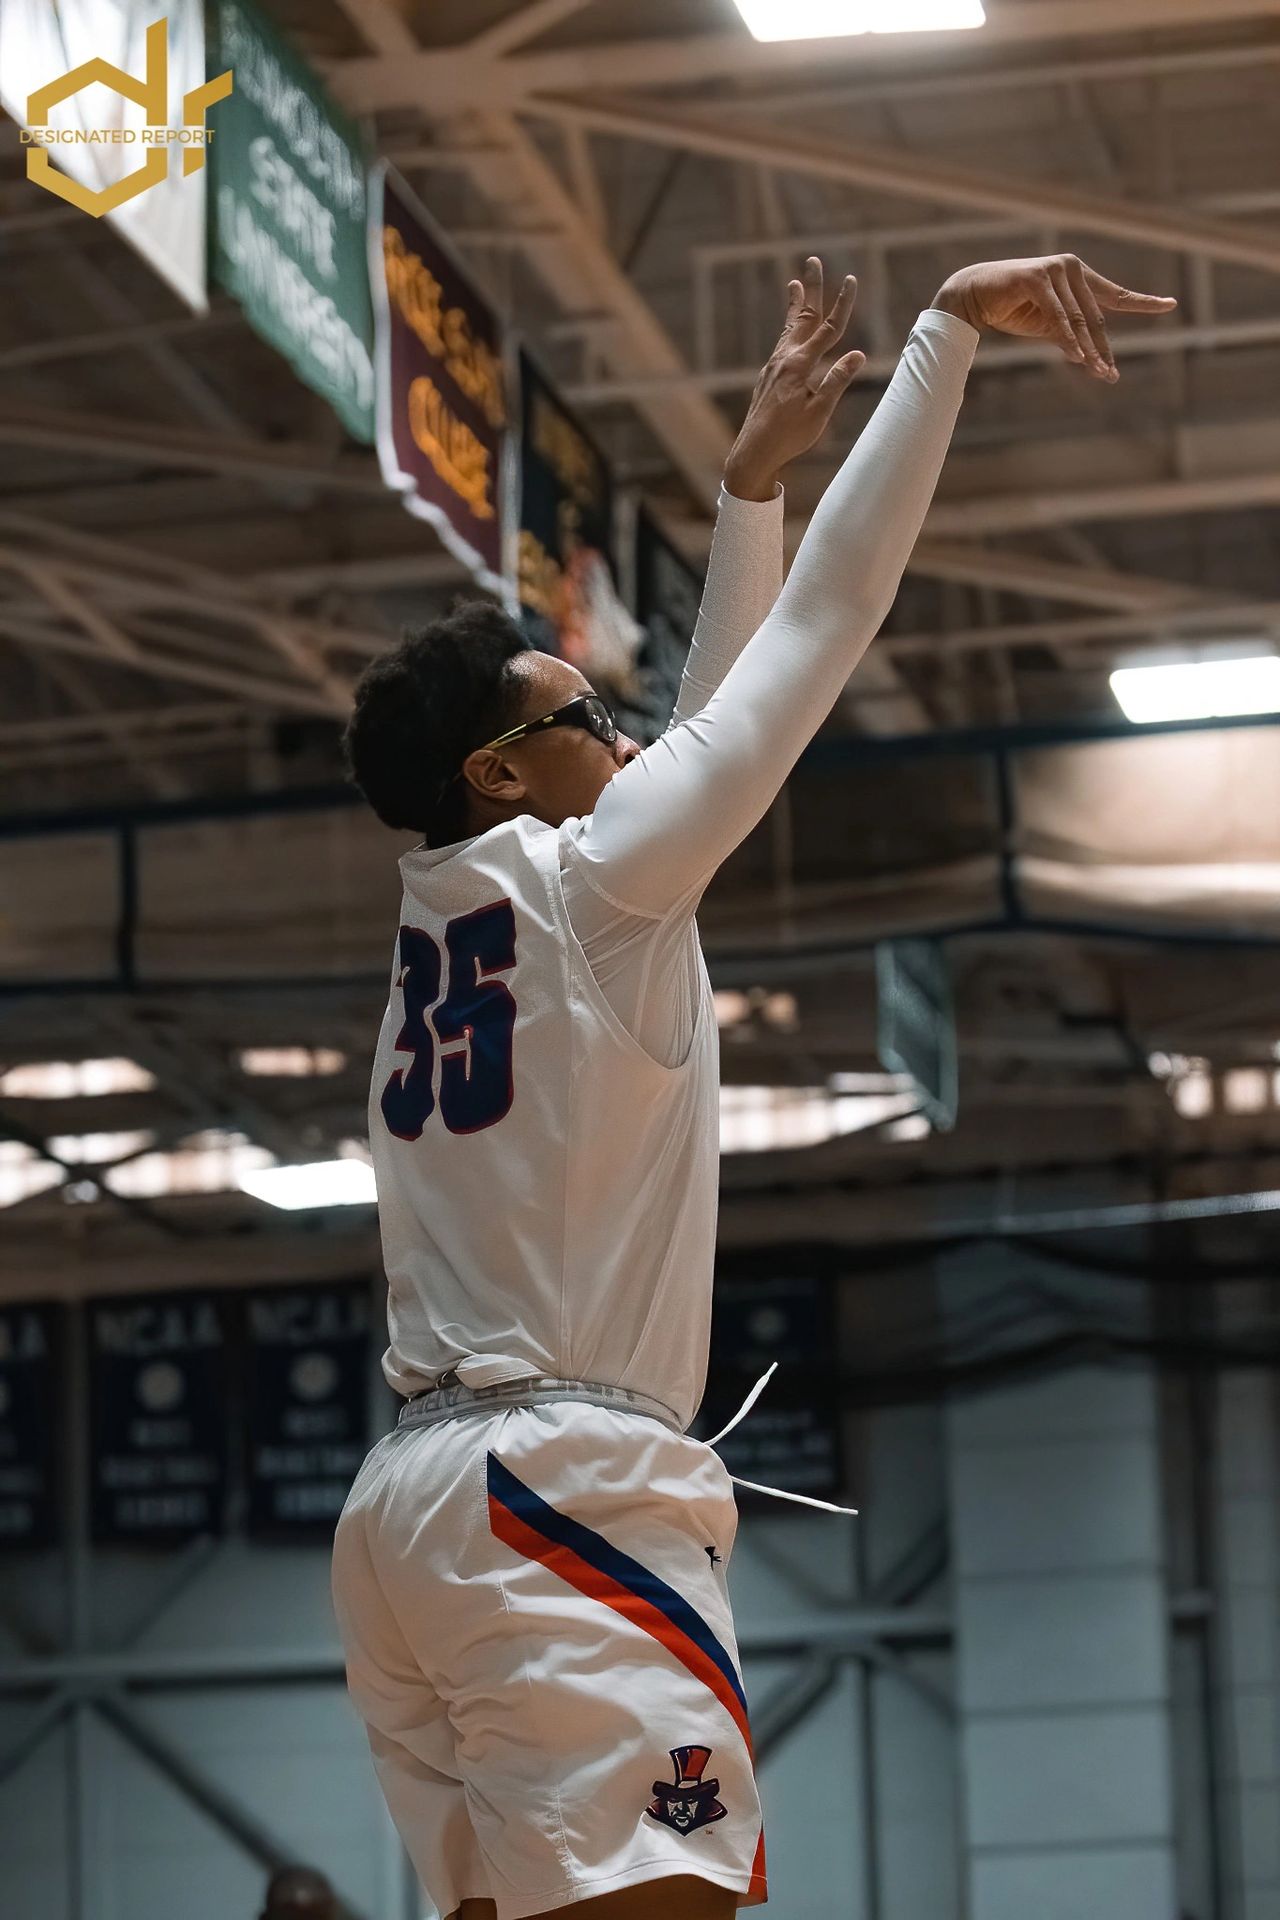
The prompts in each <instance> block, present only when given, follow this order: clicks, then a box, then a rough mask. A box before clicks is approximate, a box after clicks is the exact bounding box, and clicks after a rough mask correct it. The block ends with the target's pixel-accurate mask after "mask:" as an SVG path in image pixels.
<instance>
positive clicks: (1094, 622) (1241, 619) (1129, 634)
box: [876, 600, 1280, 657]
mask: <svg viewBox="0 0 1280 1920" xmlns="http://www.w3.org/2000/svg"><path fill="white" fill-rule="evenodd" d="M1175 635H1176V636H1181V637H1183V638H1185V639H1186V640H1187V641H1189V642H1190V641H1194V640H1196V639H1207V638H1219V637H1223V636H1230V637H1233V638H1236V639H1268V638H1271V637H1273V636H1280V600H1262V601H1242V602H1236V603H1234V604H1227V605H1223V606H1220V607H1182V608H1174V609H1172V610H1171V611H1169V612H1151V613H1118V614H1098V615H1095V616H1094V617H1093V618H1092V619H1076V620H1019V621H1009V622H1008V623H1005V624H1002V625H1000V626H994V627H956V628H952V629H949V630H942V629H931V630H929V631H926V632H920V633H885V634H881V636H880V638H879V639H878V640H877V641H876V647H877V649H886V650H887V651H888V652H889V653H892V654H901V655H904V656H905V655H909V654H919V653H924V654H932V653H939V652H943V651H945V652H947V653H998V652H1004V651H1007V650H1008V649H1009V648H1011V647H1035V646H1045V647H1051V648H1052V649H1053V651H1054V652H1055V653H1057V654H1059V655H1061V656H1063V657H1065V656H1066V654H1067V652H1068V651H1069V649H1071V648H1072V647H1083V646H1092V645H1094V644H1096V643H1098V642H1108V643H1110V642H1113V641H1127V640H1136V641H1142V640H1145V639H1148V638H1151V637H1152V636H1154V637H1157V638H1159V639H1160V640H1168V639H1169V638H1170V637H1172V636H1175Z"/></svg>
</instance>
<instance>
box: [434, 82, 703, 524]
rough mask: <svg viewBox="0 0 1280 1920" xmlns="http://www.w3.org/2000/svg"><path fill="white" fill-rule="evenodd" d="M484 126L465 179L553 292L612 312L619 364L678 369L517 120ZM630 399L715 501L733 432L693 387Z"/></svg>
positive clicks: (638, 370)
mask: <svg viewBox="0 0 1280 1920" xmlns="http://www.w3.org/2000/svg"><path fill="white" fill-rule="evenodd" d="M484 132H485V134H486V136H487V138H488V139H489V140H490V141H491V142H493V143H494V144H496V145H497V146H498V147H499V148H500V149H501V151H500V152H499V153H497V154H494V153H484V154H481V155H479V156H478V157H477V160H476V163H475V165H474V167H473V168H472V178H473V179H474V180H475V182H476V184H477V186H479V188H480V189H481V191H482V192H483V193H484V194H486V196H487V197H488V198H489V199H490V200H491V201H492V202H493V204H494V205H495V207H497V208H499V209H501V211H502V213H503V217H504V219H506V220H507V221H508V222H509V223H510V224H511V227H512V229H513V231H514V233H515V235H516V237H517V239H520V240H521V243H522V245H523V248H524V251H525V252H527V254H528V256H529V259H530V261H531V263H532V265H533V267H534V270H535V271H536V272H537V273H538V275H539V277H540V278H541V279H542V280H543V281H544V282H545V284H546V286H547V288H548V290H549V291H550V292H551V293H552V294H553V296H554V297H555V298H556V299H557V301H558V302H559V303H560V304H561V305H562V306H565V307H568V308H569V310H570V311H581V310H583V309H588V308H592V309H594V308H603V309H604V310H605V311H607V312H609V313H612V314H614V315H615V316H616V317H617V319H618V322H619V325H618V328H617V330H616V331H615V332H614V333H612V334H610V336H609V338H608V342H607V352H608V354H609V357H610V360H611V362H612V363H613V364H614V365H615V366H616V368H617V370H618V371H619V372H624V371H625V372H627V373H632V374H638V375H642V376H643V375H658V376H663V375H675V376H677V377H679V376H680V375H681V374H683V373H686V372H687V371H688V367H687V364H686V362H685V360H684V357H683V355H682V354H681V352H680V349H679V348H678V347H677V346H676V344H675V342H674V341H673V340H672V338H671V336H670V334H669V333H668V332H667V331H666V329H665V327H663V325H662V324H661V322H660V321H659V320H657V319H656V318H655V316H654V313H653V310H652V308H651V307H650V306H649V304H648V302H647V301H646V300H645V299H644V297H643V296H642V295H641V294H640V293H638V292H637V290H636V287H635V283H634V282H633V281H632V280H631V279H630V278H629V276H628V275H627V274H626V273H625V272H624V270H623V268H622V266H621V265H620V263H619V262H618V260H617V259H616V258H615V256H614V255H613V254H612V253H611V252H610V251H609V249H608V248H607V247H606V246H605V244H604V242H603V240H602V239H601V237H600V236H599V234H597V233H596V232H595V230H594V228H593V226H592V223H591V220H590V219H589V217H588V216H587V214H586V213H584V212H583V211H582V209H581V208H580V207H579V206H578V205H577V203H576V202H575V201H574V199H573V197H572V196H571V195H570V194H569V193H568V191H567V190H566V189H565V187H564V186H563V185H562V184H561V181H560V179H559V177H558V175H557V174H556V173H555V171H554V170H553V168H552V167H551V165H550V163H549V162H548V161H547V160H546V159H545V158H544V156H543V155H542V153H541V152H540V151H539V150H538V148H537V147H536V146H535V145H534V142H533V141H532V140H531V139H530V137H529V135H528V133H527V132H526V131H525V129H524V128H523V127H522V126H520V124H519V123H518V122H517V121H515V120H512V119H510V118H509V117H508V116H506V115H502V114H489V115H486V116H485V121H484ZM530 216H531V217H532V220H533V222H534V224H535V225H540V226H541V227H542V229H543V231H542V232H541V233H534V234H530V235H529V236H528V238H527V240H526V239H523V238H522V230H523V228H524V226H525V222H526V219H527V218H529V217H530ZM636 404H637V410H638V412H639V413H640V415H641V417H642V418H643V419H644V420H645V421H646V422H647V423H648V425H649V426H650V427H651V428H652V430H653V432H654V433H655V434H656V435H657V437H658V438H659V440H660V441H661V442H662V444H663V445H664V447H665V448H666V450H667V452H668V453H669V454H670V455H671V458H672V461H673V462H674V464H675V466H676V467H677V468H678V470H679V471H680V473H681V474H682V476H683V477H684V479H685V481H686V482H687V484H688V485H689V487H690V489H691V490H692V492H693V494H694V496H695V498H696V499H697V500H698V501H699V503H700V504H701V505H702V506H703V507H705V508H708V509H710V508H712V507H714V504H715V500H716V495H717V494H718V492H719V487H720V475H721V470H722V468H723V466H724V461H725V455H726V454H727V453H728V451H729V447H730V445H731V443H732V440H733V431H732V428H731V427H730V425H729V423H728V421H727V420H726V419H725V417H724V415H723V414H722V413H721V412H720V410H719V409H718V408H717V407H716V406H715V404H714V402H713V401H711V400H710V399H708V398H707V397H706V396H705V395H704V394H700V393H688V392H681V391H675V392H663V393H655V394H653V395H652V396H650V397H649V398H647V399H641V400H639V401H637V403H636Z"/></svg>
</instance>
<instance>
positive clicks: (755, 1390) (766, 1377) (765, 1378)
mask: <svg viewBox="0 0 1280 1920" xmlns="http://www.w3.org/2000/svg"><path fill="white" fill-rule="evenodd" d="M777 1371H778V1363H777V1361H776V1360H775V1361H774V1362H773V1364H772V1366H771V1367H770V1368H769V1369H768V1371H767V1372H765V1373H762V1374H761V1375H760V1378H759V1379H758V1380H757V1381H756V1383H755V1385H754V1387H752V1389H751V1391H750V1393H749V1394H748V1395H747V1397H746V1399H745V1400H744V1401H743V1403H742V1405H741V1406H740V1407H739V1408H738V1411H737V1412H736V1413H735V1414H734V1416H733V1418H732V1420H731V1421H730V1422H729V1424H728V1426H727V1427H721V1429H720V1431H719V1433H713V1434H712V1436H711V1438H710V1439H709V1440H708V1442H707V1445H708V1446H709V1447H718V1446H719V1445H720V1442H721V1441H722V1440H723V1439H724V1437H725V1435H726V1433H732V1432H733V1430H734V1428H735V1427H736V1426H739V1425H740V1424H741V1422H742V1421H744V1420H745V1419H746V1417H747V1415H748V1414H749V1413H750V1411H751V1409H752V1407H754V1405H755V1403H756V1401H757V1400H758V1399H759V1398H760V1395H761V1394H762V1393H763V1392H764V1390H765V1388H766V1387H767V1386H768V1384H769V1382H770V1381H771V1380H772V1378H773V1376H774V1374H775V1373H776V1372H777Z"/></svg>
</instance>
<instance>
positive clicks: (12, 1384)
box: [0, 1306, 62, 1551]
mask: <svg viewBox="0 0 1280 1920" xmlns="http://www.w3.org/2000/svg"><path fill="white" fill-rule="evenodd" d="M61 1331H62V1312H61V1309H60V1308H58V1307H47V1306H40V1307H34V1306H33V1307H0V1551H3V1549H4V1548H6V1547H9V1548H22V1549H28V1550H29V1549H31V1548H33V1547H52V1546H54V1545H56V1544H57V1539H58V1489H57V1484H56V1459H55V1455H54V1434H55V1431H56V1429H57V1426H58V1421H57V1419H56V1417H55V1409H56V1407H57V1406H58V1403H59V1399H60V1386H61V1383H60V1381H59V1378H58V1373H59V1356H60V1352H61V1339H60V1335H61Z"/></svg>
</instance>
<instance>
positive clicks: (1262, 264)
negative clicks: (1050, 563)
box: [529, 0, 1280, 292]
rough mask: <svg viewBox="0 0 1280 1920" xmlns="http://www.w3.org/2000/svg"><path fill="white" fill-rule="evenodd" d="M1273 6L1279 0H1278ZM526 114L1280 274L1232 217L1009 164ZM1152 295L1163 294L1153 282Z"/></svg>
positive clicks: (1273, 253)
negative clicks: (1098, 189) (1066, 182)
mask: <svg viewBox="0 0 1280 1920" xmlns="http://www.w3.org/2000/svg"><path fill="white" fill-rule="evenodd" d="M1277 4H1278V6H1280V0H1277ZM529 111H531V112H535V113H537V114H539V115H546V116H547V117H549V118H551V119H552V120H555V121H557V122H559V123H562V124H563V123H569V124H574V125H577V126H582V127H590V128H592V129H594V130H595V131H596V132H600V133H614V134H620V135H624V136H625V137H626V138H628V139H634V140H644V141H649V142H652V143H655V144H657V145H658V146H664V147H675V148H681V149H684V150H685V151H687V152H692V153H702V154H708V155H711V156H714V157H715V158H718V159H722V160H734V161H739V162H746V163H747V164H748V165H755V164H757V163H758V161H759V159H760V156H761V154H762V153H767V154H768V156H769V161H770V164H771V165H772V166H774V167H775V168H777V169H778V170H779V171H780V172H785V173H799V174H803V175H805V176H807V177H808V178H811V179H818V180H830V181H835V182H837V183H838V184H840V185H844V186H860V187H872V188H875V189H876V190H877V191H879V192H883V193H890V194H896V195H902V196H904V197H906V198H908V199H912V200H923V201H927V202H930V203H932V204H933V205H938V206H953V207H974V208H981V209H982V210H984V211H985V212H988V213H997V214H1008V215H1011V216H1015V217H1020V218H1025V219H1027V220H1028V221H1031V222H1034V223H1035V224H1036V225H1037V226H1040V227H1043V226H1044V225H1045V224H1046V223H1048V224H1051V225H1053V226H1055V227H1061V228H1064V229H1066V230H1068V231H1069V232H1070V233H1072V234H1077V233H1079V234H1086V233H1092V234H1098V235H1103V236H1105V237H1106V238H1108V239H1112V240H1129V241H1134V242H1136V243H1137V244H1138V245H1140V246H1144V247H1164V248H1167V249H1168V250H1169V251H1170V252H1173V253H1191V254H1199V255H1202V256H1203V257H1204V258H1206V259H1211V260H1221V261H1226V262H1229V263H1231V264H1232V265H1235V266H1245V267H1254V268H1257V269H1258V270H1259V271H1261V272H1264V273H1280V238H1276V237H1273V236H1272V235H1271V234H1269V233H1264V232H1262V231H1255V230H1253V229H1252V228H1249V227H1246V226H1240V225H1237V224H1236V223H1235V222H1233V221H1229V220H1221V219H1216V218H1214V217H1212V216H1209V215H1205V214H1193V213H1189V212H1186V211H1183V210H1181V209H1178V208H1166V207H1162V206H1158V205H1146V204H1144V203H1141V202H1139V201H1132V200H1125V199H1121V198H1120V197H1119V196H1117V195H1112V194H1106V193H1095V192H1089V191H1082V190H1081V189H1079V188H1076V187H1069V186H1063V185H1060V184H1058V183H1057V182H1055V181H1052V180H1041V179H1036V178H1035V177H1033V176H1028V175H1026V174H1023V173H1021V172H1019V171H1018V170H1017V169H1009V170H1007V171H1005V172H1002V173H996V172H989V171H987V170H986V169H984V168H979V167H965V166H960V165H958V164H957V163H955V162H953V161H950V160H944V159H940V158H934V157H931V156H928V155H917V154H914V153H910V152H908V151H907V150H906V149H904V148H899V147H890V146H882V145H879V144H877V143H875V142H872V141H865V140H861V141H852V140H832V139H825V138H824V139H818V138H815V137H814V136H813V135H809V134H804V133H799V132H794V131H790V130H787V129H784V128H781V127H779V126H778V125H777V124H776V123H770V122H769V121H767V120H765V121H751V122H745V121H741V120H735V121H734V122H733V124H732V126H727V125H725V124H724V122H722V121H719V120H714V119H711V118H709V117H707V116H706V115H699V114H697V113H691V112H684V111H678V110H676V109H674V108H670V107H664V106H662V105H659V104H658V103H656V102H651V101H636V100H630V99H627V98H626V97H625V96H624V95H617V96H607V95H606V96H602V95H600V94H596V95H594V96H593V97H592V98H591V99H590V100H586V101H583V100H572V99H568V98H564V97H556V98H546V99H538V100H537V101H533V102H530V103H529ZM1153 291H1156V292H1158V291H1160V289H1158V288H1156V289H1153Z"/></svg>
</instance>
